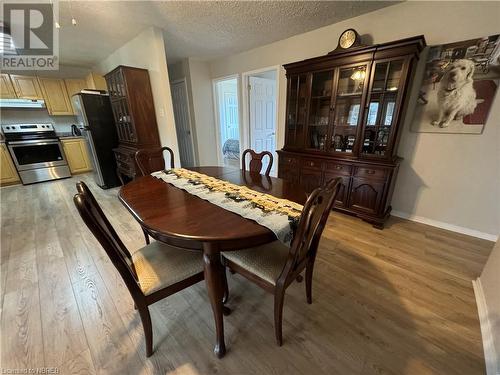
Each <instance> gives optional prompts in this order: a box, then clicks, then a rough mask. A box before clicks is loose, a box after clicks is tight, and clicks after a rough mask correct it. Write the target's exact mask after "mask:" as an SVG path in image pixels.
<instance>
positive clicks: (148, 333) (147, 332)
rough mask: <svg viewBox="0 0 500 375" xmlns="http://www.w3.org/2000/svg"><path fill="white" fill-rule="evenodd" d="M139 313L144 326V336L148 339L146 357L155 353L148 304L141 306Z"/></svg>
mask: <svg viewBox="0 0 500 375" xmlns="http://www.w3.org/2000/svg"><path fill="white" fill-rule="evenodd" d="M139 315H140V316H141V320H142V327H143V328H144V338H145V339H146V357H151V355H152V354H153V327H152V326H151V315H149V308H148V306H142V307H140V308H139Z"/></svg>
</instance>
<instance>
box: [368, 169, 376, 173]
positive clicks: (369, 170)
mask: <svg viewBox="0 0 500 375" xmlns="http://www.w3.org/2000/svg"><path fill="white" fill-rule="evenodd" d="M366 173H367V174H375V171H374V170H372V169H367V170H366Z"/></svg>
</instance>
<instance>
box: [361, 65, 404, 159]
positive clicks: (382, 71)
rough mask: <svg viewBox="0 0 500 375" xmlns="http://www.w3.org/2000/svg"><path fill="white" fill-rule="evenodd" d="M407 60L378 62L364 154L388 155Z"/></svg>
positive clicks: (375, 69)
mask: <svg viewBox="0 0 500 375" xmlns="http://www.w3.org/2000/svg"><path fill="white" fill-rule="evenodd" d="M404 63H405V60H392V61H385V62H378V63H375V66H374V68H373V78H372V86H371V88H370V91H369V95H368V100H367V106H366V112H365V119H364V124H363V125H364V127H363V129H364V130H363V145H362V147H361V153H362V155H364V156H376V157H385V156H386V153H387V152H388V151H390V150H389V146H390V142H391V140H392V138H393V134H392V133H393V131H394V129H395V127H396V122H395V121H396V120H397V119H396V113H397V112H398V111H397V110H398V108H397V106H398V105H399V102H400V100H399V99H400V98H399V88H400V83H401V76H402V74H403V68H404Z"/></svg>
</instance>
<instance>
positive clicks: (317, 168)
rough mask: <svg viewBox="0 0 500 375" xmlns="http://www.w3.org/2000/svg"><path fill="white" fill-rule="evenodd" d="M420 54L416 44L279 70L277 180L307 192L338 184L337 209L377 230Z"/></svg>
mask: <svg viewBox="0 0 500 375" xmlns="http://www.w3.org/2000/svg"><path fill="white" fill-rule="evenodd" d="M424 47H425V40H424V38H423V36H417V37H413V38H407V39H402V40H398V41H395V42H390V43H385V44H380V45H374V46H363V47H358V48H353V49H350V50H343V51H338V50H335V51H332V52H330V53H329V54H328V55H326V56H320V57H315V58H311V59H307V60H303V61H298V62H294V63H290V64H286V65H284V68H285V70H286V77H287V99H286V118H285V145H284V147H283V149H282V150H279V151H278V155H279V170H278V176H279V177H281V178H284V179H287V180H290V181H293V182H296V181H297V180H298V181H299V183H300V185H301V186H302V188H303V189H304V190H306V191H307V192H311V191H312V190H314V189H315V188H317V187H319V186H321V184H323V183H326V182H327V181H329V180H330V179H332V178H336V177H341V178H342V184H341V187H340V190H339V193H338V195H337V197H336V201H335V208H336V209H337V210H339V211H342V212H346V213H349V214H353V215H356V216H358V217H360V218H362V219H364V220H366V221H368V222H370V223H372V224H373V225H374V226H375V227H377V228H382V227H383V225H384V222H385V220H387V218H388V217H389V215H390V212H391V210H392V207H391V196H392V192H393V191H394V185H395V182H396V176H397V172H398V169H399V164H400V162H401V158H399V157H398V156H397V155H396V150H397V146H398V141H399V137H400V135H401V127H402V124H403V123H404V114H405V109H406V107H407V104H408V91H409V87H410V82H411V79H412V76H413V75H414V71H415V66H416V62H417V60H418V56H419V54H420V52H421V51H422V49H423V48H424Z"/></svg>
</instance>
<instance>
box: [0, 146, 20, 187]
mask: <svg viewBox="0 0 500 375" xmlns="http://www.w3.org/2000/svg"><path fill="white" fill-rule="evenodd" d="M19 182H20V180H19V176H18V174H17V171H16V168H15V167H14V163H13V162H12V158H11V157H10V154H9V150H7V146H5V144H1V145H0V185H1V186H5V185H13V184H17V183H19Z"/></svg>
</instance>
